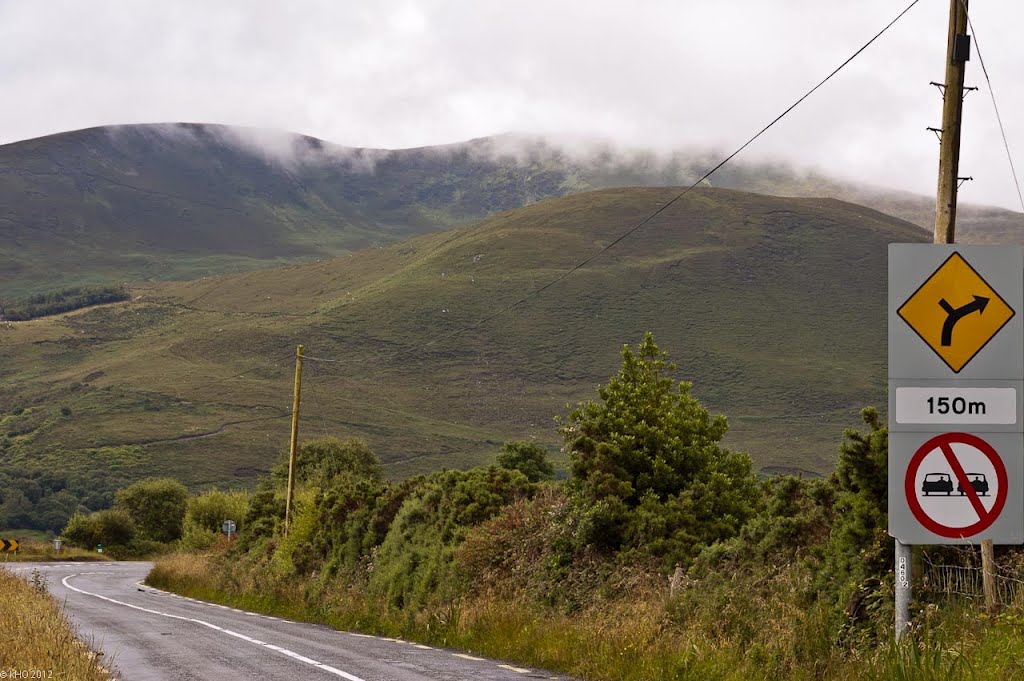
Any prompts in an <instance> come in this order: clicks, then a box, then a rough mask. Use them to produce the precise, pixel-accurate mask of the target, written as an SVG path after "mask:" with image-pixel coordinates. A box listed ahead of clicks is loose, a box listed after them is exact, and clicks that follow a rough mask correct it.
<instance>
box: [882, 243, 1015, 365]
mask: <svg viewBox="0 0 1024 681" xmlns="http://www.w3.org/2000/svg"><path fill="white" fill-rule="evenodd" d="M898 314H899V316H900V318H901V319H903V321H905V322H906V323H907V324H909V325H910V328H912V329H913V330H914V332H915V333H917V335H918V336H919V337H920V338H921V340H923V341H924V342H925V344H926V345H928V347H930V348H931V349H932V351H933V352H935V354H936V355H938V356H939V357H940V358H941V359H942V361H943V362H945V363H946V366H948V367H949V368H950V369H952V370H953V372H954V373H959V372H960V370H961V369H963V368H964V367H965V366H966V365H967V363H968V362H970V361H971V360H972V359H974V356H975V355H977V354H978V352H980V351H981V349H982V348H983V347H985V345H986V344H988V342H989V341H990V340H992V338H993V337H995V335H996V334H997V333H999V330H1000V329H1002V328H1003V327H1004V326H1005V325H1006V323H1007V322H1008V321H1010V319H1012V318H1013V316H1014V314H1016V313H1015V311H1014V310H1013V308H1011V307H1010V306H1009V305H1008V304H1007V303H1006V301H1005V300H1003V298H1002V297H1001V296H1000V295H999V294H998V293H997V292H996V290H995V289H993V288H992V287H991V286H990V285H989V284H988V282H987V281H985V279H984V278H983V277H982V276H981V275H980V274H978V272H977V271H976V270H975V269H974V268H973V267H971V265H970V264H969V263H968V262H967V261H966V260H965V259H964V257H963V256H962V255H960V254H959V253H953V254H952V255H950V256H949V257H948V258H947V259H946V261H945V262H943V263H942V264H941V265H940V266H939V268H938V269H937V270H935V271H934V272H933V273H932V275H931V276H930V277H928V279H927V280H926V281H925V282H924V283H923V284H921V287H920V288H918V289H917V290H916V291H914V293H913V294H912V295H911V296H910V297H909V298H908V299H907V301H906V302H905V303H903V305H902V306H900V309H899V310H898Z"/></svg>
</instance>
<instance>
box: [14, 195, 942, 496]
mask: <svg viewBox="0 0 1024 681" xmlns="http://www.w3.org/2000/svg"><path fill="white" fill-rule="evenodd" d="M672 195H673V192H672V190H665V189H625V190H604V191H600V192H593V193H588V194H580V195H574V196H571V197H564V198H561V199H556V200H548V201H543V202H540V203H538V204H535V205H533V206H530V207H527V208H522V209H519V210H516V211H512V212H508V213H502V214H500V215H497V216H495V217H493V218H490V219H488V220H486V221H484V222H482V223H480V224H478V225H475V226H472V227H466V228H460V229H457V230H453V231H450V232H445V233H440V234H434V235H427V236H423V237H419V238H417V239H413V240H409V241H406V242H403V243H401V244H396V245H394V246H390V247H386V248H381V249H371V250H369V251H365V252H361V253H358V254H355V255H353V256H351V257H343V258H340V259H336V260H332V261H327V262H321V263H315V264H310V265H306V266H301V267H299V266H293V267H289V268H284V269H279V270H275V271H272V272H253V273H246V274H239V275H232V276H228V277H224V278H218V279H207V280H203V281H195V282H189V283H180V284H162V285H159V286H152V287H147V288H137V289H134V290H133V294H134V297H133V300H132V301H131V302H127V303H118V304H115V305H110V306H104V307H100V308H94V309H91V310H84V311H80V312H76V313H71V314H69V315H66V316H64V317H60V318H46V319H40V320H34V321H31V322H27V323H23V324H10V325H6V326H0V465H2V466H5V467H9V466H16V465H18V466H30V465H31V466H34V467H39V468H40V469H42V470H54V469H59V470H61V471H64V472H66V473H67V474H68V475H96V474H103V473H107V474H109V475H110V476H111V477H112V478H120V479H125V478H127V479H129V480H138V479H141V478H144V477H148V476H171V477H175V478H177V479H180V480H182V481H183V482H184V483H185V484H186V485H188V486H190V487H203V486H207V485H212V484H237V482H238V481H244V480H246V479H248V480H252V478H253V476H255V475H256V474H258V473H260V472H266V471H269V469H270V467H271V465H272V464H273V462H274V460H275V458H276V456H277V454H278V452H279V451H280V450H281V448H282V447H284V446H285V444H286V443H287V441H288V426H289V420H290V414H289V408H290V405H291V393H292V378H293V367H294V352H295V346H296V344H298V343H303V344H304V345H305V347H306V354H307V355H309V356H311V357H313V358H321V359H331V360H335V361H333V362H320V361H314V360H312V359H310V360H307V362H306V364H305V371H304V380H303V383H304V393H303V418H302V421H301V432H302V435H303V437H304V438H305V437H310V436H316V435H324V434H327V433H339V434H342V435H344V436H346V437H349V436H357V437H360V438H362V439H364V440H366V441H367V442H368V443H369V444H370V446H371V447H372V448H373V449H374V450H375V451H376V452H378V453H379V455H380V457H381V460H382V463H383V466H384V470H385V472H386V474H387V476H388V477H389V478H392V479H398V478H403V477H408V476H410V475H413V474H416V473H421V472H426V471H430V470H436V469H438V468H440V467H442V466H449V467H466V466H470V465H475V464H478V463H480V462H481V461H488V460H491V459H490V458H491V457H493V456H494V452H495V449H496V447H497V444H498V443H500V442H504V441H509V440H527V439H533V440H535V441H536V442H537V443H538V444H540V445H542V446H545V447H553V446H554V445H555V444H556V443H557V441H558V439H559V438H558V434H557V427H556V424H555V423H553V421H552V414H555V413H558V412H559V410H561V409H562V408H563V407H564V405H565V404H566V403H567V402H569V401H573V402H575V401H579V400H581V399H584V398H585V396H586V395H588V394H590V393H591V391H592V389H593V386H594V385H596V384H598V383H599V382H602V381H604V380H606V379H607V376H608V373H609V368H610V367H612V366H614V364H615V359H616V358H615V352H614V348H615V347H616V346H618V345H620V344H621V343H624V342H636V341H638V340H639V333H640V332H639V331H638V329H644V328H650V329H652V330H653V331H654V332H655V334H656V335H657V337H658V338H659V339H661V340H662V342H663V343H664V344H665V345H666V346H667V347H672V348H674V349H675V354H674V356H675V358H676V360H677V362H678V363H679V366H680V367H681V376H682V377H684V378H686V379H687V380H691V381H693V382H694V383H695V385H696V386H698V387H697V388H695V389H694V395H695V396H696V397H698V398H699V399H701V400H702V401H703V402H704V403H705V404H708V405H709V406H710V407H711V408H712V409H713V410H714V411H716V412H718V411H722V412H725V413H728V414H730V415H731V423H732V429H731V430H730V434H729V435H728V436H727V440H726V442H727V444H728V445H729V446H731V447H736V448H739V449H742V450H745V451H748V452H750V453H751V455H752V458H753V460H754V464H755V468H756V469H758V470H766V471H769V472H771V471H779V470H789V471H794V470H804V471H810V472H814V473H827V472H829V471H831V470H832V468H833V465H834V461H833V457H832V454H831V451H832V450H833V447H834V444H833V440H834V433H835V432H837V431H839V430H841V429H842V428H843V427H845V426H846V425H848V424H850V423H853V422H855V421H856V419H857V412H858V410H859V408H860V406H861V405H864V404H872V403H874V404H878V403H881V402H883V396H884V392H883V391H884V380H885V375H884V374H885V372H884V362H885V356H884V344H885V322H884V320H885V305H886V301H885V296H884V291H883V287H882V286H881V285H880V282H882V281H884V279H885V272H886V244H887V243H889V242H892V241H914V240H922V236H923V233H922V232H921V231H920V230H919V229H918V228H916V227H914V226H913V225H910V224H908V223H905V222H900V221H897V220H894V219H892V218H889V217H887V216H884V215H882V214H879V213H874V212H872V211H870V210H868V209H865V208H863V207H860V206H853V205H850V204H844V203H841V202H838V201H833V200H827V199H779V198H772V197H764V196H758V195H753V194H744V193H740V192H733V191H729V190H714V189H702V190H697V191H694V192H692V193H691V194H690V195H688V196H687V197H686V198H685V199H684V200H682V201H680V202H678V203H676V204H674V205H672V206H671V207H669V208H668V209H666V210H665V211H663V212H662V213H661V214H659V215H658V216H657V217H656V218H655V219H654V220H652V221H651V222H650V223H649V224H648V225H647V226H646V227H645V228H644V229H643V230H641V231H640V232H638V233H636V234H635V235H633V236H632V237H631V238H629V239H627V240H626V241H624V242H623V243H622V244H620V245H619V246H618V247H617V248H616V249H615V250H614V251H612V252H611V253H609V254H608V255H606V256H602V257H600V258H598V259H597V260H595V261H594V262H592V263H591V264H590V265H589V266H588V267H586V268H585V269H583V270H581V271H579V272H576V273H575V274H574V275H573V276H571V277H569V278H568V279H566V280H565V281H563V282H561V283H559V284H557V285H555V286H553V287H551V288H550V289H548V290H547V291H545V292H544V293H543V294H541V295H540V296H537V297H535V298H532V299H531V300H529V301H528V302H527V303H525V304H523V305H521V306H518V307H516V308H514V309H513V310H511V311H509V312H508V313H506V314H504V315H501V316H499V317H497V318H495V319H493V320H490V321H487V322H484V323H482V324H479V325H478V326H476V327H475V328H472V329H471V330H468V331H465V332H462V333H459V335H456V336H452V335H451V334H453V333H456V332H458V331H460V330H462V329H465V328H466V327H467V326H470V325H473V324H475V323H477V322H478V321H479V320H482V319H485V318H486V317H488V316H489V315H492V314H494V313H495V312H496V311H498V310H501V309H503V308H505V307H506V306H508V305H511V304H512V303H514V302H515V301H517V300H519V299H520V298H521V297H522V296H523V295H524V293H526V292H528V291H532V290H534V289H536V288H537V287H538V286H540V285H541V284H543V283H545V282H548V281H550V280H552V279H553V278H554V277H556V276H558V275H559V274H561V273H563V272H565V271H566V270H567V269H568V268H570V267H571V266H572V265H573V264H575V263H577V262H579V261H581V260H583V259H584V258H586V257H589V256H590V255H592V254H593V253H594V252H595V251H596V250H597V249H599V248H601V247H602V246H603V245H605V244H607V243H609V241H610V240H611V239H613V238H615V237H616V236H618V235H619V234H621V233H623V232H624V231H625V230H626V229H628V228H629V227H630V226H632V225H634V224H636V222H637V221H638V220H640V219H641V218H642V217H644V216H645V215H647V214H648V213H649V211H650V210H651V209H652V208H653V207H656V206H658V205H661V204H663V203H664V202H665V201H667V200H668V199H669V198H670V197H671V196H672ZM63 407H66V411H65V410H63V409H62V408H63ZM555 462H556V464H559V465H560V466H561V467H562V468H563V469H564V468H565V467H566V466H567V464H568V461H567V460H566V459H565V458H556V460H555ZM90 509H91V510H96V508H95V507H90Z"/></svg>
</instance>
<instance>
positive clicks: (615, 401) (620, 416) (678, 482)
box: [560, 333, 758, 567]
mask: <svg viewBox="0 0 1024 681" xmlns="http://www.w3.org/2000/svg"><path fill="white" fill-rule="evenodd" d="M666 358H667V354H666V353H663V352H661V351H660V350H659V349H658V346H657V345H655V343H654V336H653V335H651V334H650V333H648V334H646V335H645V336H644V339H643V342H641V343H640V345H639V346H638V347H637V349H636V352H633V351H632V350H630V348H629V346H625V347H623V350H622V368H621V369H620V370H619V373H618V375H616V376H613V377H612V378H611V379H610V380H609V382H608V384H607V385H604V386H600V387H599V388H598V397H599V398H600V402H593V401H591V402H586V403H583V404H580V405H579V406H578V407H577V408H576V409H574V410H573V411H572V412H571V413H570V414H569V416H568V417H567V418H566V419H565V420H564V421H563V422H562V426H561V428H560V431H561V433H562V436H563V438H564V440H565V447H566V449H567V450H568V451H569V453H570V462H571V471H572V479H571V480H570V482H569V489H570V493H571V496H572V498H573V501H574V503H575V505H576V506H577V508H578V513H579V515H580V516H581V517H582V520H581V522H580V524H579V533H578V535H577V542H578V547H577V548H579V549H582V548H585V547H586V546H593V547H596V548H599V549H602V550H605V551H612V552H615V551H622V552H624V556H623V557H624V558H628V557H634V556H635V557H638V558H642V557H644V556H651V557H654V558H656V559H658V560H660V561H661V562H662V564H663V565H665V566H666V567H671V566H672V565H673V564H674V563H683V564H687V563H688V562H689V561H691V560H692V559H693V558H694V557H695V556H696V555H697V553H698V552H699V551H700V549H701V548H702V547H703V546H706V545H708V544H710V543H712V542H715V541H720V540H723V539H726V538H728V537H731V536H733V535H735V534H736V533H737V532H738V531H739V529H740V528H741V527H742V526H743V523H744V522H746V520H747V519H748V518H749V517H750V516H751V514H752V513H753V511H754V507H755V504H756V501H757V497H758V490H757V484H756V479H755V477H754V474H753V471H752V467H751V462H750V457H749V456H747V455H746V454H739V453H736V452H732V451H729V450H728V449H725V448H724V447H722V446H721V444H720V443H721V440H722V438H723V437H724V436H725V433H726V431H727V430H728V423H727V422H726V419H725V417H724V416H721V415H719V416H715V417H712V416H711V414H710V413H709V412H708V410H707V409H705V408H704V406H703V405H701V404H700V402H698V401H697V399H696V398H694V397H693V396H692V395H690V389H691V387H692V386H691V384H689V383H685V382H682V383H679V384H678V386H674V384H673V380H672V379H671V378H669V377H668V376H667V375H666V374H667V373H668V372H671V371H673V370H675V365H673V364H670V363H668V362H667V361H666Z"/></svg>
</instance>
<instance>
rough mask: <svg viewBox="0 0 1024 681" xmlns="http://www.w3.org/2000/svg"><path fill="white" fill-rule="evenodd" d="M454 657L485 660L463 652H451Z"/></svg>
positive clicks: (478, 660)
mask: <svg viewBox="0 0 1024 681" xmlns="http://www.w3.org/2000/svg"><path fill="white" fill-rule="evenodd" d="M452 655H454V656H455V657H461V658H462V659H463V660H476V661H477V662H486V661H487V660H485V659H484V658H482V657H473V656H472V655H466V654H465V653H452Z"/></svg>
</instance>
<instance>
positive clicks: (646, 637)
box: [147, 553, 870, 681]
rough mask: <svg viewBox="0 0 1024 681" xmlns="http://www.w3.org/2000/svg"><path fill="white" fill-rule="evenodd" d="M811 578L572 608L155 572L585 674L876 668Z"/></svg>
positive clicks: (643, 595)
mask: <svg viewBox="0 0 1024 681" xmlns="http://www.w3.org/2000/svg"><path fill="white" fill-rule="evenodd" d="M804 579H806V578H805V577H804V576H803V575H802V573H800V571H799V570H793V571H783V572H780V573H779V574H778V575H777V576H776V577H775V578H773V579H771V580H769V581H768V582H765V583H762V584H760V586H757V585H752V584H749V583H746V582H744V581H742V579H741V580H740V582H737V583H731V584H729V583H726V582H722V583H721V584H719V585H718V586H717V587H715V588H714V589H709V588H708V587H707V586H706V585H703V584H697V583H693V584H691V585H689V586H688V587H686V588H685V589H684V590H683V592H682V593H681V594H677V595H676V596H675V597H670V596H669V593H668V585H667V584H662V583H661V581H660V580H653V579H647V578H645V577H643V576H640V577H638V578H637V579H636V580H635V583H632V584H630V585H628V588H627V589H626V590H625V593H627V594H628V596H622V595H619V596H616V597H611V598H598V599H595V602H594V603H593V604H591V605H589V606H588V607H586V608H583V609H581V610H578V611H573V612H567V611H564V610H559V609H555V608H547V607H543V606H540V605H538V604H537V603H536V602H535V601H531V600H529V599H517V598H515V597H510V596H509V595H508V594H501V595H499V594H476V595H473V596H466V597H463V598H460V599H458V600H457V601H454V602H451V603H446V604H435V605H433V606H430V607H423V608H416V609H410V608H407V609H399V608H394V607H391V606H388V605H387V604H386V603H384V602H382V601H377V600H374V599H372V598H369V597H367V596H366V594H365V592H364V591H363V590H362V589H361V588H359V587H358V586H350V585H346V584H343V583H340V582H338V581H332V582H326V583H325V582H323V581H317V580H315V579H309V578H307V579H302V578H297V577H295V576H294V575H292V576H290V577H289V578H287V579H284V578H275V577H274V576H273V575H272V574H271V573H270V571H267V570H260V569H258V568H244V567H241V568H240V567H239V564H238V563H236V564H235V565H234V566H233V567H232V566H228V565H227V563H226V562H225V561H224V560H223V559H222V557H221V556H219V555H217V554H216V553H207V554H205V555H203V556H196V555H190V554H175V555H171V556H167V557H163V558H161V559H159V560H158V561H157V564H156V567H155V569H154V570H153V572H152V573H151V574H150V576H149V578H148V580H147V581H148V583H150V584H152V585H153V586H156V587H158V588H165V589H169V590H172V591H175V592H177V593H181V594H185V595H189V596H192V597H196V598H201V599H205V600H210V601H215V602H220V603H224V604H230V605H232V606H235V607H241V608H245V609H249V610H255V611H259V612H264V613H268V614H274V615H277V616H283V617H288V618H291V619H298V620H305V621H313V622H320V623H324V624H328V625H331V626H334V627H337V628H339V629H348V630H357V631H363V632H366V633H371V634H377V635H384V636H392V637H401V638H404V639H408V640H416V641H421V642H423V643H428V644H431V645H440V646H448V647H454V648H461V649H464V650H468V651H471V652H473V653H476V654H482V655H487V656H491V657H495V658H499V659H505V660H510V661H514V662H515V663H518V664H521V665H529V666H534V667H538V668H543V669H548V670H552V671H556V672H561V673H565V674H571V675H574V676H577V677H580V678H585V679H597V680H608V681H612V680H615V681H649V680H655V679H665V680H674V679H679V680H685V679H702V680H703V679H723V680H729V681H731V680H736V681H739V680H741V679H742V680H747V679H755V680H756V679H765V680H768V679H782V678H784V679H796V680H800V679H830V678H835V679H840V678H842V679H845V678H859V677H865V676H870V674H869V672H870V670H869V669H868V667H867V666H866V663H865V661H862V660H858V659H857V657H856V656H855V655H850V654H849V650H847V649H844V648H843V647H842V646H841V645H838V644H837V643H836V642H835V641H834V640H832V639H831V638H830V635H829V633H828V632H829V631H832V630H833V628H832V627H830V626H828V618H829V617H830V613H829V612H828V611H827V610H826V609H825V608H824V607H821V606H815V605H813V604H812V605H806V604H803V602H802V601H803V599H802V598H801V597H800V596H799V594H800V593H801V592H802V590H803V589H804V588H805V586H806V585H805V583H804V582H803V581H802V580H804Z"/></svg>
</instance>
